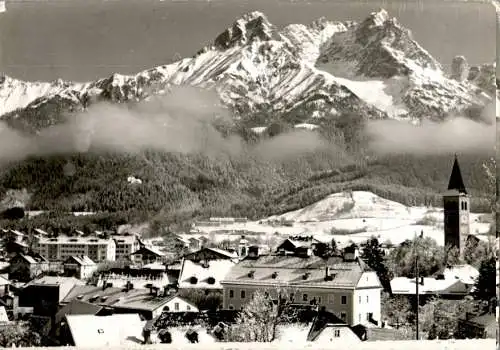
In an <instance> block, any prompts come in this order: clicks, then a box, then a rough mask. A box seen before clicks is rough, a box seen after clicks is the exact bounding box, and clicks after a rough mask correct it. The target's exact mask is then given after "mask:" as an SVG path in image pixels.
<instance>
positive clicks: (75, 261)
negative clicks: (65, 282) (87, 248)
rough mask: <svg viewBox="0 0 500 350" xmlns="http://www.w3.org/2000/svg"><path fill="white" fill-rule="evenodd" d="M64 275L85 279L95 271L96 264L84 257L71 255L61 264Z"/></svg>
mask: <svg viewBox="0 0 500 350" xmlns="http://www.w3.org/2000/svg"><path fill="white" fill-rule="evenodd" d="M63 266H64V274H65V275H66V276H74V277H76V278H78V279H81V280H83V279H87V278H90V277H91V276H92V274H93V273H94V272H95V271H96V270H97V264H96V263H95V262H93V261H92V260H91V259H90V258H89V257H88V256H86V255H72V256H70V257H69V258H68V259H66V260H65V261H64V262H63Z"/></svg>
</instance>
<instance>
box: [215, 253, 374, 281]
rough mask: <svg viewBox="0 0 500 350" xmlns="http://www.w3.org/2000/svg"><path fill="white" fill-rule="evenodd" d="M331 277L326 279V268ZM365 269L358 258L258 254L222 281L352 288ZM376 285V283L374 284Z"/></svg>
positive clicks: (238, 266)
mask: <svg viewBox="0 0 500 350" xmlns="http://www.w3.org/2000/svg"><path fill="white" fill-rule="evenodd" d="M327 266H328V267H329V271H330V274H331V276H333V278H332V279H331V280H325V274H326V267H327ZM363 272H364V263H363V262H362V261H361V260H356V261H352V262H351V261H343V260H342V258H330V259H329V260H327V261H325V260H323V259H322V258H320V257H317V256H312V257H310V258H308V259H304V258H302V257H297V256H289V255H261V256H259V257H258V258H257V259H245V260H243V261H241V262H239V263H238V264H236V265H235V266H233V267H232V268H231V270H230V272H229V273H228V274H227V275H226V277H225V279H224V281H223V284H225V283H227V284H232V283H234V284H251V285H255V286H259V285H260V286H263V287H265V286H269V285H274V284H280V283H286V284H288V285H294V286H297V287H299V286H308V287H320V288H355V287H356V286H357V284H358V282H359V280H360V278H361V276H362V274H363ZM374 287H375V286H374Z"/></svg>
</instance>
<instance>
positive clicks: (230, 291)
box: [229, 289, 234, 298]
mask: <svg viewBox="0 0 500 350" xmlns="http://www.w3.org/2000/svg"><path fill="white" fill-rule="evenodd" d="M229 297H230V298H234V290H232V289H231V290H229Z"/></svg>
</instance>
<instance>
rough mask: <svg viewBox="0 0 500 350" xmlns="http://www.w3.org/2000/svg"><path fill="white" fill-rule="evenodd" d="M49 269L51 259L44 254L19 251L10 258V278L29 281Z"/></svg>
mask: <svg viewBox="0 0 500 350" xmlns="http://www.w3.org/2000/svg"><path fill="white" fill-rule="evenodd" d="M49 269H50V266H49V261H48V260H47V259H45V258H44V257H43V256H41V255H39V254H31V255H27V254H23V253H17V254H16V255H14V256H13V257H12V258H11V259H10V264H9V279H10V280H17V281H21V282H28V281H31V280H32V279H33V278H35V277H37V276H39V275H41V274H43V273H44V272H46V271H49Z"/></svg>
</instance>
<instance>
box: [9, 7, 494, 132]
mask: <svg viewBox="0 0 500 350" xmlns="http://www.w3.org/2000/svg"><path fill="white" fill-rule="evenodd" d="M489 72H490V70H487V72H486V73H489ZM493 72H494V70H493ZM493 74H494V73H493ZM475 76H477V74H476V75H475ZM493 79H494V76H493ZM476 80H478V79H477V78H476V79H475V80H474V79H465V80H463V81H461V80H457V79H452V78H451V77H448V76H447V74H446V73H444V72H443V70H442V68H441V65H440V64H439V63H438V62H437V61H436V60H435V59H434V58H433V57H432V56H431V55H430V54H429V53H428V52H427V51H426V50H425V49H423V48H422V47H421V46H420V45H419V44H418V43H417V42H416V41H415V40H414V39H413V38H412V35H411V32H410V31H409V30H408V29H406V28H404V27H403V26H401V25H400V24H399V23H398V21H397V20H396V19H394V18H391V17H390V16H389V14H388V13H387V11H385V10H380V11H378V12H374V13H372V14H370V15H369V16H368V17H367V18H366V19H365V20H364V21H362V22H360V23H356V22H352V21H351V22H333V21H328V20H325V19H319V20H317V21H315V22H314V23H312V24H310V25H300V24H292V25H289V26H287V27H285V28H283V29H277V28H276V27H274V26H273V25H272V24H271V23H269V21H268V20H267V18H266V16H265V15H264V14H262V13H260V12H251V13H248V14H246V15H244V16H243V17H241V18H240V19H238V20H237V21H235V22H234V23H233V24H232V25H231V26H230V27H229V28H227V29H226V30H224V31H223V32H222V33H221V34H220V35H219V36H217V38H215V40H214V41H213V42H212V43H210V44H209V45H207V46H205V47H204V48H203V49H201V50H200V51H199V52H198V53H197V54H196V55H194V56H193V57H190V58H184V59H181V60H179V61H177V62H174V63H172V64H168V65H163V66H159V67H155V68H152V69H149V70H146V71H143V72H140V73H138V74H137V75H131V76H127V75H121V74H113V75H112V76H110V77H108V78H105V79H100V80H97V81H94V82H87V83H72V82H62V81H57V82H53V83H31V82H23V81H19V80H16V79H13V78H10V77H4V78H3V79H2V80H0V106H2V107H1V108H0V118H1V119H3V120H5V121H7V122H9V123H10V124H11V125H13V126H15V127H18V128H22V129H27V130H37V129H39V128H43V127H45V126H48V125H53V124H56V123H58V122H60V121H61V120H63V119H64V118H63V117H64V115H65V113H68V112H73V111H79V110H82V109H85V108H86V107H88V106H90V105H92V104H93V103H96V102H99V101H111V102H116V103H121V102H127V101H138V100H143V99H146V98H147V97H148V96H151V95H157V94H164V93H168V90H169V88H170V87H172V86H176V85H190V86H194V87H199V88H204V89H215V90H216V91H217V93H218V95H219V96H220V99H221V101H222V102H223V103H224V105H226V106H227V107H228V108H229V109H230V110H231V111H232V113H233V115H234V116H235V120H239V121H241V122H243V123H244V125H245V126H247V127H251V128H255V127H265V126H268V125H270V124H271V123H272V122H276V121H284V122H288V123H291V124H300V123H303V124H313V125H319V126H321V125H322V123H324V122H325V121H328V120H329V119H331V118H335V117H336V116H338V115H340V114H345V113H358V114H362V115H363V116H365V117H367V118H372V119H373V118H395V119H404V120H422V119H425V118H429V119H433V120H442V119H444V118H446V117H447V116H448V115H450V114H457V113H461V112H463V111H465V110H467V109H470V108H476V109H477V108H480V107H481V106H484V105H486V104H487V103H489V102H490V101H491V100H492V99H493V98H494V97H493V95H494V94H493V95H492V94H491V92H490V91H489V90H488V89H486V88H485V87H484V86H483V85H484V84H483V82H484V81H485V80H488V79H487V78H486V77H484V72H483V74H482V78H481V79H480V82H481V83H480V84H479V83H476Z"/></svg>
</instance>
